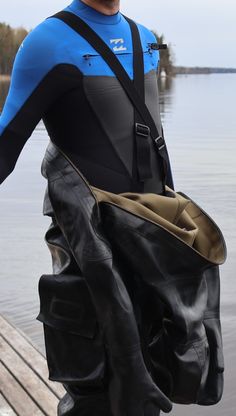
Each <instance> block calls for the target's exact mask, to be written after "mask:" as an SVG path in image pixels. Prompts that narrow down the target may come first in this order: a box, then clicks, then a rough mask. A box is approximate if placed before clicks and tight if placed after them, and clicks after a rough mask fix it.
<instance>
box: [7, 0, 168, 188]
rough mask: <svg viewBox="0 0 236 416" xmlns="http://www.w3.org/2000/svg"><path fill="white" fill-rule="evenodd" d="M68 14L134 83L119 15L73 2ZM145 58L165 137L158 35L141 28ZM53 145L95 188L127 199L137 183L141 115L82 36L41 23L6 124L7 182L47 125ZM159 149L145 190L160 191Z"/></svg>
mask: <svg viewBox="0 0 236 416" xmlns="http://www.w3.org/2000/svg"><path fill="white" fill-rule="evenodd" d="M65 10H68V11H71V12H73V13H75V14H78V15H79V16H80V17H81V18H83V19H84V20H85V21H86V22H87V23H89V25H90V26H91V27H92V28H93V29H94V30H95V31H96V32H97V33H98V34H99V35H100V36H101V37H102V39H103V40H104V41H105V42H106V43H107V44H108V45H109V46H110V48H111V49H112V50H113V51H114V52H115V54H116V55H117V57H118V59H119V60H120V62H121V63H122V65H123V66H124V68H125V70H126V71H127V73H128V75H129V76H130V78H131V79H133V61H132V39H131V31H130V27H129V24H128V22H127V21H126V19H125V18H124V16H122V14H121V13H120V12H118V13H116V14H114V15H111V16H108V15H104V14H102V13H100V12H98V11H96V10H95V9H93V8H91V7H89V6H87V5H86V4H84V3H83V2H82V1H80V0H74V1H73V2H72V3H71V4H70V5H69V6H68V7H66V8H65ZM138 28H139V32H140V35H141V41H142V46H143V53H144V65H145V89H146V96H145V97H146V104H147V106H148V107H149V110H150V111H151V113H152V115H153V117H154V119H155V121H156V123H157V127H158V130H159V131H161V121H160V111H159V107H158V106H159V103H158V86H157V80H156V78H157V75H156V71H157V67H158V63H159V51H158V50H152V49H151V48H150V45H149V44H150V43H152V42H155V41H156V39H155V36H154V35H153V33H152V32H151V31H150V30H149V29H147V28H146V27H144V26H143V25H141V24H138ZM41 118H42V119H43V122H44V124H45V126H46V129H47V131H48V134H49V136H50V138H51V140H52V141H53V142H54V143H55V144H57V145H58V146H59V147H60V148H61V149H62V150H64V151H66V152H68V153H69V152H70V155H71V157H74V159H75V161H76V163H77V164H78V167H79V169H80V170H81V171H82V173H83V174H84V175H85V176H86V178H87V179H88V181H89V182H90V183H91V184H92V185H94V186H97V187H100V188H103V189H106V190H109V191H112V192H125V191H130V190H133V189H135V188H134V186H135V185H134V179H133V176H132V164H133V152H134V139H133V136H134V134H133V131H134V108H133V106H132V104H131V102H130V100H129V98H128V97H127V95H126V93H125V92H124V90H123V88H122V87H121V85H120V84H119V82H118V80H117V79H116V77H115V76H114V73H113V72H112V70H111V69H110V68H109V66H108V65H107V64H106V63H105V61H104V60H103V59H102V58H101V57H100V56H99V54H98V53H97V52H96V51H95V50H94V49H93V48H92V46H91V45H90V44H89V43H88V42H87V41H85V40H84V39H83V38H82V37H81V36H79V35H78V34H77V33H76V32H74V31H73V30H72V29H71V28H70V27H68V26H67V25H66V24H65V23H64V22H62V21H59V20H58V19H56V18H50V19H46V20H45V21H43V22H42V23H40V24H39V25H38V26H37V27H36V28H34V30H33V31H32V32H30V33H29V34H28V36H27V37H26V39H25V40H24V41H23V43H22V45H21V46H20V48H19V50H18V53H17V55H16V58H15V62H14V66H13V71H12V79H11V85H10V90H9V94H8V97H7V100H6V102H5V106H4V108H3V112H2V114H1V117H0V183H1V182H2V181H3V180H4V179H5V178H6V177H7V176H8V175H9V174H10V173H11V172H12V170H13V169H14V166H15V163H16V161H17V158H18V156H19V154H20V152H21V150H22V148H23V146H24V144H25V142H26V141H27V139H28V138H29V137H30V135H31V133H32V131H33V130H34V128H35V127H36V125H37V123H38V122H39V121H40V119H41ZM149 139H150V146H151V148H152V152H151V158H152V172H153V177H152V178H150V179H147V180H146V181H145V187H144V191H152V192H161V180H160V168H159V164H158V159H157V155H156V150H155V149H154V145H153V142H152V140H151V138H149Z"/></svg>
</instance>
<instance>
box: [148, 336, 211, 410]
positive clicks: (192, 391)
mask: <svg viewBox="0 0 236 416" xmlns="http://www.w3.org/2000/svg"><path fill="white" fill-rule="evenodd" d="M150 355H151V358H152V361H153V366H154V367H155V369H156V371H155V372H156V380H157V381H156V384H157V385H158V387H160V388H162V389H163V391H164V392H165V393H166V394H167V395H168V397H169V398H170V399H171V400H172V401H173V402H174V403H180V404H192V403H197V400H198V394H199V391H200V388H201V385H202V383H203V384H204V383H205V379H206V377H207V374H208V368H209V345H208V340H207V338H202V339H199V341H195V342H191V343H187V344H178V343H175V342H173V340H171V339H170V338H169V337H168V335H167V334H166V333H165V332H164V331H162V333H160V334H159V336H158V337H157V338H156V339H154V340H153V342H152V344H151V345H150Z"/></svg>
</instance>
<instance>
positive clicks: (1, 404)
mask: <svg viewBox="0 0 236 416" xmlns="http://www.w3.org/2000/svg"><path fill="white" fill-rule="evenodd" d="M0 415H1V416H17V415H16V413H15V412H14V410H13V409H12V408H11V407H10V406H9V404H8V403H7V401H6V400H5V398H4V397H3V395H2V394H1V393H0Z"/></svg>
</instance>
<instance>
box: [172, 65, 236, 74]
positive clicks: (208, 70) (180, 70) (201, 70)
mask: <svg viewBox="0 0 236 416" xmlns="http://www.w3.org/2000/svg"><path fill="white" fill-rule="evenodd" d="M173 73H174V75H175V74H236V68H216V67H215V68H213V67H201V66H193V67H187V66H174V67H173Z"/></svg>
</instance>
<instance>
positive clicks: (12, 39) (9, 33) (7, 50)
mask: <svg viewBox="0 0 236 416" xmlns="http://www.w3.org/2000/svg"><path fill="white" fill-rule="evenodd" d="M152 32H153V34H154V35H155V37H156V39H157V43H158V44H161V43H164V35H163V34H162V35H160V36H159V35H158V34H157V32H156V31H154V30H152ZM28 33H29V32H28V31H27V30H26V29H25V28H23V27H18V28H12V27H11V26H10V25H8V24H6V23H1V22H0V75H11V71H12V66H13V61H14V58H15V55H16V52H17V50H18V49H19V47H20V45H21V43H22V41H23V40H24V38H25V37H26V35H27V34H28ZM162 70H164V71H165V73H166V75H172V74H173V52H172V50H171V46H170V45H168V48H167V49H163V50H160V63H159V67H158V72H159V73H161V71H162Z"/></svg>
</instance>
